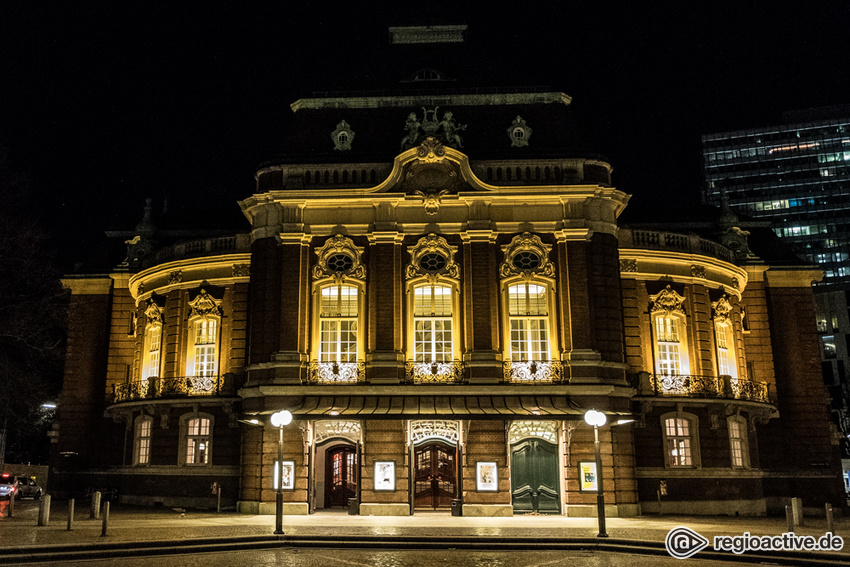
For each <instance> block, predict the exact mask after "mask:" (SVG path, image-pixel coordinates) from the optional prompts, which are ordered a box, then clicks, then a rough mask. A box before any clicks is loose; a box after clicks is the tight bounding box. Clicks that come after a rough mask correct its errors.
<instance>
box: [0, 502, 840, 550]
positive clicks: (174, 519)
mask: <svg viewBox="0 0 850 567" xmlns="http://www.w3.org/2000/svg"><path fill="white" fill-rule="evenodd" d="M76 508H77V510H76V514H75V515H74V529H73V531H67V520H68V509H67V502H54V504H53V506H52V508H51V511H50V521H49V524H48V525H47V526H41V527H39V526H37V520H38V503H37V502H35V501H32V500H23V501H20V502H18V504H17V505H16V507H15V513H14V517H12V518H9V517H7V512H8V509H7V502H0V548H3V547H21V546H33V545H34V546H40V545H51V544H96V543H105V542H110V543H117V542H132V541H155V540H167V541H175V540H183V539H196V538H228V537H239V536H263V535H271V534H272V533H273V531H274V516H253V515H245V514H236V513H233V512H224V513H215V512H210V511H200V510H182V509H169V508H166V509H153V508H139V507H130V506H121V505H115V506H112V507H111V511H110V520H109V525H108V535H107V536H106V537H102V536H101V531H102V520H95V519H90V518H89V507H88V503H78V504H77V507H76ZM607 526H608V534H609V536H611V538H617V539H630V540H641V541H652V542H663V541H664V538H665V537H666V535H667V533H668V532H669V531H670V530H671V529H672V528H674V527H677V526H687V527H689V528H691V529H693V530H695V531H696V532H698V533H700V534H702V535H703V536H705V537H707V538H708V539H709V540H711V538H712V537H713V536H715V535H739V534H742V533H744V532H750V533H752V534H754V535H756V534H757V535H779V534H782V533H784V532H785V531H787V528H786V524H785V519H784V518H736V517H716V516H712V517H705V516H640V517H636V518H608V521H607ZM835 528H836V529H835V532H836V533H837V534H838V535H842V536H844V537H850V521H848V519H846V518H838V519H837V520H836V523H835ZM284 531H285V532H286V534H287V535H292V536H335V535H338V536H339V537H340V538H344V537H346V536H362V535H385V536H400V537H404V536H442V537H446V536H448V537H453V536H467V537H470V536H471V537H474V536H480V537H483V536H490V537H493V536H496V537H505V538H511V537H522V538H538V539H552V538H554V539H558V538H582V537H595V536H596V535H597V522H596V519H595V518H565V517H563V516H530V515H529V516H514V517H511V518H472V517H452V516H450V515H448V514H446V513H436V512H430V513H419V512H417V513H416V515H414V516H401V517H387V516H348V515H347V514H345V513H344V512H320V513H317V514H313V515H310V516H284ZM795 531H796V533H797V534H799V535H813V536H822V535H823V534H824V533H825V532H826V521H825V519H824V518H806V522H805V526H803V527H800V528H798V529H797V530H795ZM848 547H850V541H848V545H847V546H845V548H844V550H843V551H842V552H841V553H842V554H845V555H850V549H848Z"/></svg>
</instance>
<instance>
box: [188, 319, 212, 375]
mask: <svg viewBox="0 0 850 567" xmlns="http://www.w3.org/2000/svg"><path fill="white" fill-rule="evenodd" d="M194 339H195V340H194V343H195V344H194V353H193V354H194V357H193V359H194V360H193V364H192V376H215V374H216V362H217V357H216V350H217V349H216V346H217V344H216V343H217V342H218V320H216V319H199V320H197V321H195V324H194Z"/></svg>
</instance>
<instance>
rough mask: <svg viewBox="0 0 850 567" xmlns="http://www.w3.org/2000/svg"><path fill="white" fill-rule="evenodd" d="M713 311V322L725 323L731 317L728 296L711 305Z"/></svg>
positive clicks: (730, 305)
mask: <svg viewBox="0 0 850 567" xmlns="http://www.w3.org/2000/svg"><path fill="white" fill-rule="evenodd" d="M711 307H712V308H713V309H714V320H715V321H717V322H718V323H727V322H728V321H729V317H730V316H731V315H732V309H733V307H732V304H731V303H729V298H728V296H726V295H724V296H723V297H721V298H720V299H718V300H717V301H715V302H714V303H712V304H711Z"/></svg>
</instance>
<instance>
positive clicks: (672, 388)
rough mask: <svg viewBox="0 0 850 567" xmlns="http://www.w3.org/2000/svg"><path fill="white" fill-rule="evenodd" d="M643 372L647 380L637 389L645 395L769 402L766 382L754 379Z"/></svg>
mask: <svg viewBox="0 0 850 567" xmlns="http://www.w3.org/2000/svg"><path fill="white" fill-rule="evenodd" d="M645 376H648V378H649V384H648V385H644V384H641V385H640V390H641V392H640V393H641V394H644V395H646V394H653V395H656V396H686V397H695V398H712V397H716V398H724V399H729V400H748V401H751V402H762V403H770V392H769V388H768V384H767V383H766V382H756V381H754V380H746V379H743V378H734V377H732V376H719V377H718V376H698V375H686V374H651V375H646V374H645ZM647 386H648V387H647Z"/></svg>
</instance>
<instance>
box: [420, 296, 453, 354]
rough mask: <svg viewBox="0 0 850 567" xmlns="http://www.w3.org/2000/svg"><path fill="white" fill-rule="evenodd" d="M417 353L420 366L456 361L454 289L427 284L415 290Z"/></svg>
mask: <svg viewBox="0 0 850 567" xmlns="http://www.w3.org/2000/svg"><path fill="white" fill-rule="evenodd" d="M413 352H414V360H415V361H416V362H448V361H451V360H452V353H453V346H452V289H451V287H449V286H447V285H439V284H426V285H420V286H417V287H415V288H413Z"/></svg>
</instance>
